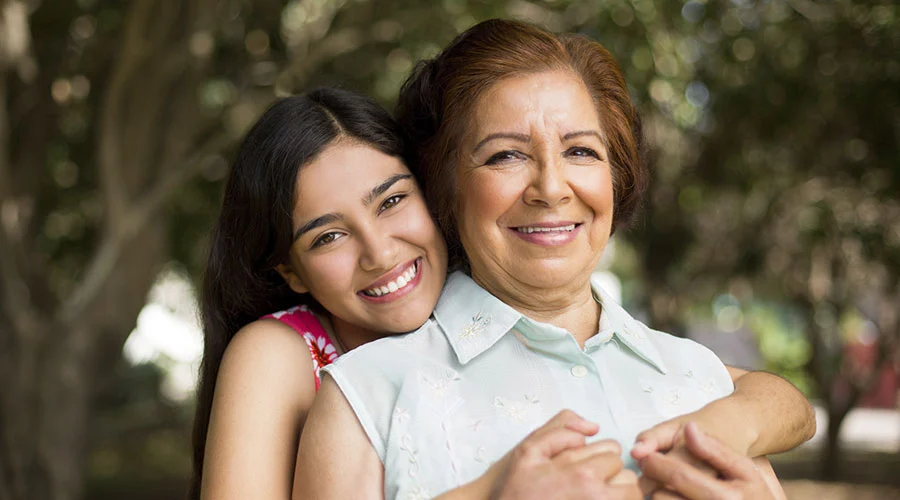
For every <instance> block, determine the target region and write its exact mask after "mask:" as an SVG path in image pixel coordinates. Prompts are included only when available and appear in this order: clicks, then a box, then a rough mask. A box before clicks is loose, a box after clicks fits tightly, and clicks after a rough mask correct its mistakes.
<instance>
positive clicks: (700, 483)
mask: <svg viewBox="0 0 900 500" xmlns="http://www.w3.org/2000/svg"><path fill="white" fill-rule="evenodd" d="M641 469H642V470H643V471H644V475H645V476H650V477H651V478H653V479H656V480H657V481H659V482H661V483H663V484H664V485H665V486H666V488H668V489H670V490H673V491H675V492H677V493H679V494H681V495H683V496H685V497H687V498H692V499H695V500H703V499H712V498H722V497H724V496H725V495H726V494H727V491H726V490H725V486H724V484H723V483H721V482H719V480H718V479H716V478H714V477H710V476H708V475H706V474H704V473H703V472H700V471H699V470H698V469H696V468H695V467H693V466H692V465H690V464H687V463H685V462H682V461H679V460H677V459H675V458H672V457H668V456H666V455H662V454H660V453H653V454H651V455H650V456H648V457H647V458H645V459H644V460H642V461H641Z"/></svg>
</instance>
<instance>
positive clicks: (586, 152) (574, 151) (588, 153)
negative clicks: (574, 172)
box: [566, 146, 600, 160]
mask: <svg viewBox="0 0 900 500" xmlns="http://www.w3.org/2000/svg"><path fill="white" fill-rule="evenodd" d="M566 156H574V157H576V158H594V159H597V160H599V159H600V154H599V153H597V152H596V151H594V150H593V149H591V148H586V147H582V146H578V147H574V148H569V149H567V150H566Z"/></svg>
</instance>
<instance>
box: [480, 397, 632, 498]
mask: <svg viewBox="0 0 900 500" xmlns="http://www.w3.org/2000/svg"><path fill="white" fill-rule="evenodd" d="M598 430H599V428H598V427H597V425H596V424H594V423H592V422H588V421H587V420H584V419H583V418H581V417H579V416H578V415H576V414H575V413H574V412H571V411H568V410H564V411H562V412H560V413H559V414H557V415H556V416H555V417H554V418H552V419H551V420H550V421H549V422H547V423H546V424H544V426H542V427H541V428H539V429H538V430H536V431H534V432H533V433H531V435H529V436H528V437H527V438H525V440H523V441H522V442H521V443H520V444H519V445H518V446H516V447H515V448H514V449H513V450H512V451H510V452H509V453H508V454H507V455H506V456H505V457H504V458H503V459H502V460H501V462H499V463H498V464H497V465H499V467H498V469H500V470H499V473H498V474H497V475H496V476H495V477H494V478H492V479H493V488H492V491H491V495H490V498H493V499H515V500H524V499H531V498H534V499H543V498H567V499H581V498H585V499H588V498H592V499H621V500H626V499H634V500H639V499H640V498H641V493H640V490H639V489H638V487H637V477H636V476H635V474H634V473H632V472H631V471H628V470H624V469H623V464H622V460H621V458H620V455H621V451H622V449H621V447H620V446H619V444H618V443H616V442H615V441H612V440H602V441H597V442H594V443H591V444H585V438H586V437H587V436H591V435H594V434H596V433H597V431H598ZM492 469H494V467H492Z"/></svg>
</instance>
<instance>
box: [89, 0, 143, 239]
mask: <svg viewBox="0 0 900 500" xmlns="http://www.w3.org/2000/svg"><path fill="white" fill-rule="evenodd" d="M153 3H154V2H153V0H137V1H135V2H134V3H133V4H132V6H131V9H130V10H129V13H128V18H127V20H126V22H125V35H124V37H123V39H124V40H123V43H122V48H121V50H120V52H119V57H118V58H117V61H118V63H117V64H116V65H115V66H114V67H113V69H112V76H111V77H110V81H109V87H108V88H107V90H106V94H105V96H104V99H103V105H102V108H101V109H102V112H101V114H100V127H99V128H100V130H99V133H98V135H97V136H98V139H97V140H98V146H97V151H98V165H99V169H100V188H101V192H102V193H103V200H104V204H105V208H106V212H105V219H106V229H107V231H108V232H116V231H117V230H118V228H119V227H121V224H122V221H121V217H120V215H121V214H123V213H125V204H126V201H125V200H126V193H125V191H124V189H122V188H123V183H124V179H123V178H122V171H121V167H122V163H123V160H124V158H123V156H122V149H121V146H122V144H123V141H122V136H123V131H122V121H123V120H122V115H123V114H124V111H123V107H124V106H125V101H126V99H125V94H126V92H127V90H128V84H129V83H130V81H131V80H132V79H133V78H134V76H135V74H136V73H137V72H138V69H139V68H141V67H142V63H143V62H145V56H146V54H147V52H148V51H147V43H146V42H145V41H144V40H143V38H142V36H141V35H142V33H141V27H142V26H143V24H144V23H145V22H146V19H147V18H148V16H149V15H150V10H151V9H152V8H153Z"/></svg>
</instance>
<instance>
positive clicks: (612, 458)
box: [565, 453, 624, 483]
mask: <svg viewBox="0 0 900 500" xmlns="http://www.w3.org/2000/svg"><path fill="white" fill-rule="evenodd" d="M565 466H566V467H567V468H568V469H569V471H571V472H572V473H574V474H576V476H577V477H580V478H581V479H587V480H588V482H599V483H607V482H608V481H609V479H610V478H612V477H613V476H615V475H616V474H618V473H619V472H620V471H621V470H622V468H623V467H624V464H623V463H622V459H621V458H619V456H618V455H613V454H612V453H601V454H598V455H592V456H589V457H587V458H585V459H584V460H581V461H578V462H565Z"/></svg>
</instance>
